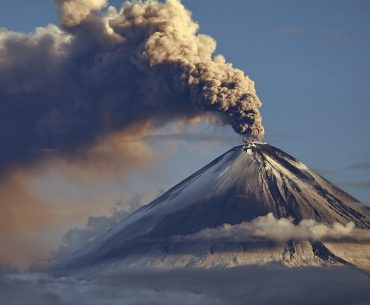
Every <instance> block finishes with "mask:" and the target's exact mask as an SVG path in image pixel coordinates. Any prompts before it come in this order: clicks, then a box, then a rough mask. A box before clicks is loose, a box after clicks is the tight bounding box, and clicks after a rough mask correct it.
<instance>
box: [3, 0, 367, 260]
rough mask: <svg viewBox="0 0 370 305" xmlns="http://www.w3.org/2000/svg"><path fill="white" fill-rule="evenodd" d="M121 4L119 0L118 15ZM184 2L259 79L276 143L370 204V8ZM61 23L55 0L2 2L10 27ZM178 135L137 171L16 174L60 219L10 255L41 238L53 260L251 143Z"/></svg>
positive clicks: (160, 141)
mask: <svg viewBox="0 0 370 305" xmlns="http://www.w3.org/2000/svg"><path fill="white" fill-rule="evenodd" d="M120 2H121V1H110V3H111V4H112V5H115V6H117V7H119V5H120ZM182 2H183V4H184V5H185V6H186V7H187V8H188V9H189V10H191V11H192V13H193V19H194V20H196V21H197V22H198V23H199V24H200V32H201V33H204V34H208V35H210V36H212V37H213V38H214V39H215V40H216V41H217V52H219V53H221V54H223V55H224V56H225V58H226V59H227V61H228V62H231V63H233V65H234V66H235V67H238V68H240V69H242V70H243V71H245V73H246V74H247V75H248V76H250V78H251V79H252V80H254V81H255V85H256V89H257V94H258V96H259V98H260V99H261V101H262V103H263V106H262V107H261V109H260V111H261V114H262V117H263V124H264V127H265V130H266V137H265V140H266V141H267V142H268V143H270V144H272V145H275V146H278V147H279V148H281V149H283V150H284V151H286V152H287V153H289V154H291V155H293V156H294V157H296V158H298V159H299V160H301V161H302V162H303V163H305V164H306V165H308V166H310V167H311V168H313V169H314V170H316V171H318V172H319V173H321V174H322V175H323V176H324V177H326V178H327V179H329V180H330V181H332V182H334V183H335V184H337V185H338V186H340V187H341V188H343V189H344V190H346V191H348V192H349V193H350V194H352V195H353V196H354V197H356V198H358V199H359V200H361V201H362V202H364V203H367V204H370V137H369V130H370V121H369V119H368V116H369V114H370V103H369V102H370V57H369V55H368V54H370V35H369V34H370V3H369V1H360V0H354V1H349V0H347V1H342V0H336V1H334V0H332V1H329V0H328V1H303V0H302V1H287V0H281V1H272V0H271V1H267V0H266V1H246V0H243V1H241V0H240V1H232V2H231V3H227V4H226V3H225V1H219V0H212V1H210V0H209V1H207V0H202V1H199V0H184V1H182ZM15 16H16V17H15ZM57 23H58V17H57V13H56V9H55V7H54V5H53V4H52V2H51V1H48V0H34V1H24V0H11V1H10V0H4V1H1V2H0V27H3V28H7V29H9V30H13V31H20V32H26V33H29V32H32V31H34V29H35V27H40V26H46V25H47V24H57ZM174 130H175V129H174V128H173V126H167V127H165V128H163V129H161V133H162V134H165V135H166V136H162V137H159V136H153V137H150V136H149V137H148V138H147V139H146V141H145V143H146V144H147V145H149V147H150V149H148V148H147V147H146V146H145V147H144V146H140V147H138V148H137V149H141V150H145V151H146V152H145V155H144V157H143V160H136V161H135V158H134V157H133V156H131V155H130V158H131V159H132V160H134V161H133V165H132V166H131V167H130V169H129V171H128V172H127V171H126V167H125V171H124V172H123V171H121V170H120V169H119V168H115V170H114V171H110V172H109V173H107V174H104V175H103V174H102V175H94V174H92V175H90V176H89V177H90V178H89V179H86V177H85V176H86V175H81V174H80V168H78V169H76V166H72V167H73V168H72V167H71V166H70V165H66V164H65V162H57V164H55V163H53V164H52V165H46V166H43V167H42V168H39V169H37V170H36V171H35V170H33V169H28V168H22V169H21V170H18V171H17V172H16V173H13V176H12V177H11V178H12V179H13V180H14V181H22V183H23V182H24V181H26V182H25V187H24V188H23V189H22V190H23V191H24V192H26V193H27V194H28V195H29V194H30V195H29V196H31V197H32V200H33V201H34V202H35V203H34V205H35V206H38V205H39V204H40V203H39V202H43V204H44V203H45V204H46V205H47V206H49V207H50V206H51V207H52V208H51V210H52V211H51V212H48V213H50V215H49V214H48V215H47V218H48V219H51V221H48V222H45V223H42V222H39V221H37V223H38V225H37V226H35V224H33V223H32V224H30V225H23V226H20V227H17V228H16V229H13V230H11V231H10V232H8V233H6V234H0V236H1V237H0V238H1V239H2V240H3V241H4V240H5V241H6V242H7V243H8V244H9V245H10V247H9V249H10V248H12V249H21V248H20V245H21V244H24V242H25V241H30V240H31V241H32V243H36V244H37V245H38V247H37V248H39V249H40V248H41V249H43V253H44V252H45V251H46V249H49V250H50V249H51V248H52V247H57V246H58V244H59V243H60V240H61V238H62V236H63V234H64V233H65V232H66V231H67V230H68V229H69V228H72V227H75V226H79V225H81V224H83V223H85V222H86V220H87V218H88V217H89V216H99V215H108V214H109V213H111V211H112V209H113V208H116V207H117V203H122V202H127V201H128V200H130V198H132V197H133V196H135V194H141V195H142V197H143V199H142V201H143V202H145V201H148V200H150V199H151V198H153V197H155V196H156V195H157V194H158V193H159V192H161V191H163V190H166V189H168V188H170V187H171V186H173V185H174V184H176V183H177V182H180V181H181V180H182V179H184V178H186V177H187V176H188V175H190V174H191V173H193V172H194V171H196V170H197V169H199V168H200V167H202V166H203V165H205V164H207V163H208V162H210V161H211V160H212V159H213V158H215V157H217V156H218V155H220V154H222V153H223V152H225V151H227V150H228V149H230V148H231V147H232V146H233V145H237V144H238V143H240V139H239V138H238V137H237V136H236V135H235V133H234V132H233V130H232V129H231V128H230V127H228V126H224V127H220V126H214V125H212V124H201V125H199V126H198V125H189V126H184V127H182V128H180V129H179V130H177V129H176V130H175V131H174ZM184 133H187V134H190V135H191V136H184V135H183V134H184ZM147 149H148V151H147ZM131 159H130V160H131ZM145 160H149V162H147V163H146V162H145ZM135 162H136V163H135ZM91 177H92V178H91ZM17 183H18V182H17ZM12 199H13V197H12V198H10V199H9V200H12ZM2 200H8V197H5V196H3V199H2ZM16 200H18V201H21V199H16ZM143 202H141V203H143ZM30 210H32V206H31V207H30ZM48 210H50V209H48ZM24 213H27V209H25V211H24ZM40 217H41V216H40ZM19 219H22V217H20V218H19ZM36 219H37V217H36ZM40 219H44V218H43V217H41V218H40ZM25 231H27V234H25ZM9 251H10V252H9V253H13V252H12V251H11V250H9ZM18 252H19V251H18ZM31 252H32V251H31ZM9 253H7V254H4V256H5V257H9V256H12V255H11V254H9ZM32 255H33V258H32V259H30V258H29V256H27V258H26V257H23V256H22V254H19V257H17V259H16V260H17V261H21V260H22V261H32V260H34V259H35V258H39V256H40V252H38V251H37V250H36V249H35V252H34V253H33V254H32ZM0 259H1V257H0ZM25 264H26V265H27V263H25Z"/></svg>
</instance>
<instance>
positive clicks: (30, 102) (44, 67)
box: [0, 0, 264, 168]
mask: <svg viewBox="0 0 370 305" xmlns="http://www.w3.org/2000/svg"><path fill="white" fill-rule="evenodd" d="M55 2H56V5H57V8H58V11H59V14H60V27H56V26H53V25H50V26H47V27H44V28H38V29H36V30H35V32H33V33H31V34H21V33H16V32H11V31H8V30H1V31H0V110H1V111H0V137H1V139H2V143H3V144H4V145H1V146H0V168H6V167H8V168H9V167H12V166H17V165H20V164H22V163H24V162H30V161H34V160H38V159H40V158H41V159H42V158H43V156H44V152H45V151H54V152H55V153H56V154H59V155H61V156H66V155H67V156H68V155H71V154H73V155H78V154H80V153H84V152H86V151H87V150H89V149H90V148H91V147H93V146H94V145H95V143H96V142H97V141H100V139H101V138H102V137H105V136H107V135H110V134H114V133H117V132H120V133H121V134H125V133H131V132H135V133H137V134H138V135H140V134H141V133H146V134H148V133H149V134H150V131H151V130H153V129H154V128H157V127H160V126H163V125H164V124H166V123H168V122H171V121H188V120H192V119H194V118H204V119H205V118H207V119H209V117H213V119H215V118H216V119H217V120H219V121H222V122H223V123H227V124H231V125H232V127H233V128H234V130H235V131H236V132H237V133H239V134H241V135H243V136H245V137H247V138H251V139H260V138H262V137H263V133H264V132H263V127H262V124H261V116H260V114H259V107H260V106H261V103H260V100H259V99H258V97H257V95H256V92H255V88H254V82H253V81H251V80H250V79H249V78H248V77H247V76H246V75H245V74H244V73H243V72H242V71H241V70H238V69H236V68H234V67H232V65H231V64H229V63H227V62H226V61H225V59H224V57H223V56H221V55H214V52H215V49H216V43H215V41H214V40H213V39H212V38H211V37H209V36H206V35H201V34H198V25H197V24H196V23H195V22H194V21H193V20H192V18H191V13H190V12H189V11H187V10H186V9H185V8H184V7H183V5H182V4H181V3H180V2H179V1H176V0H168V1H165V2H164V3H163V2H159V1H144V2H143V1H131V2H125V3H124V4H123V7H122V9H121V10H120V11H119V12H117V11H116V10H115V9H114V8H112V7H109V8H105V7H106V6H107V3H106V1H105V0H56V1H55ZM101 9H103V10H102V11H101ZM148 131H149V132H148Z"/></svg>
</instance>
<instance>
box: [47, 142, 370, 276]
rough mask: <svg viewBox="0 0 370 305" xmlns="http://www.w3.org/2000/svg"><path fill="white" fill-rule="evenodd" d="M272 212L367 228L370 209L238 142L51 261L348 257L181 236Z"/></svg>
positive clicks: (275, 152) (299, 167)
mask: <svg viewBox="0 0 370 305" xmlns="http://www.w3.org/2000/svg"><path fill="white" fill-rule="evenodd" d="M268 213H273V215H274V216H275V217H276V218H287V217H291V218H294V221H295V222H296V223H299V222H300V221H301V220H302V219H314V220H316V221H318V222H320V223H324V224H333V223H334V222H338V223H341V224H344V225H345V224H347V223H348V222H353V223H354V224H355V225H356V226H357V227H359V228H370V209H369V208H368V207H366V206H364V205H362V204H361V203H359V202H358V201H357V200H356V199H355V198H353V197H351V196H350V195H348V194H347V193H345V192H344V191H342V190H340V189H339V188H337V187H335V186H334V185H332V184H331V183H330V182H328V181H327V180H325V179H324V178H322V177H321V176H319V175H318V174H316V173H315V172H313V171H311V170H310V169H309V168H307V167H306V166H305V165H304V164H302V163H301V162H299V161H298V160H296V159H295V158H293V157H291V156H289V155H288V154H286V153H284V152H283V151H281V150H279V149H277V148H274V147H272V146H270V145H268V144H261V143H253V144H248V145H243V146H238V147H235V148H233V149H231V150H230V151H228V152H227V153H225V154H224V155H222V156H220V157H219V158H217V159H215V160H214V161H213V162H211V163H210V164H208V165H207V166H205V167H204V168H202V169H201V170H199V171H198V172H196V173H195V174H193V175H192V176H190V177H189V178H187V179H185V180H184V181H182V182H181V183H179V184H178V185H176V186H175V187H173V188H172V189H170V190H169V191H168V192H166V193H165V194H163V195H162V196H160V197H159V198H157V199H156V200H154V201H153V202H152V203H150V204H148V205H146V206H144V207H142V208H140V209H139V210H137V211H136V212H134V213H133V214H131V215H130V216H128V217H127V218H126V219H124V220H122V222H120V223H119V224H117V225H115V226H113V227H112V228H110V229H109V230H108V231H107V232H106V233H105V234H103V235H102V236H100V237H99V238H97V239H96V240H95V241H93V242H92V243H90V244H89V245H87V246H86V247H84V248H83V249H81V250H80V251H78V252H76V253H75V254H74V255H72V257H70V258H69V259H68V260H66V261H65V262H63V263H61V264H59V265H58V266H56V267H55V268H54V270H56V271H57V272H59V273H69V272H74V271H75V270H79V269H84V270H89V269H91V268H98V269H99V268H105V267H107V266H109V265H111V264H117V263H118V264H126V265H149V266H156V267H158V266H160V267H171V266H186V265H191V266H202V267H211V266H234V265H240V264H250V263H266V262H274V261H280V262H284V263H285V264H286V265H321V264H324V263H325V264H327V263H330V264H332V263H335V264H343V263H346V261H344V260H343V259H341V258H339V257H337V256H336V255H335V254H333V253H332V252H331V251H330V250H328V249H327V248H326V247H325V245H324V244H323V243H320V242H294V241H290V242H288V243H286V242H285V243H284V242H280V243H278V242H272V241H268V240H259V241H254V242H249V243H244V244H243V243H235V242H232V241H224V242H223V243H214V242H212V241H209V242H195V241H193V242H192V241H182V242H179V241H178V240H176V239H174V236H179V235H180V236H181V235H190V234H194V233H196V232H198V231H200V230H202V229H206V228H215V227H219V226H221V225H223V224H225V223H228V224H239V223H241V222H244V221H246V222H248V221H251V220H253V219H255V218H256V217H258V216H264V215H266V214H268Z"/></svg>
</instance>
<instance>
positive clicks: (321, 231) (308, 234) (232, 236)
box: [177, 213, 370, 241]
mask: <svg viewBox="0 0 370 305" xmlns="http://www.w3.org/2000/svg"><path fill="white" fill-rule="evenodd" d="M256 237H257V238H266V239H271V240H275V241H287V240H291V239H293V240H328V239H329V240H330V239H345V238H350V239H355V240H370V231H369V230H362V229H357V228H355V225H354V223H352V222H349V223H348V224H347V225H342V224H340V223H334V224H333V225H327V224H323V223H318V222H317V221H315V220H313V219H304V220H302V221H301V222H300V223H299V224H294V222H293V219H290V218H280V219H276V218H275V217H274V215H273V214H272V213H269V214H267V215H266V216H262V217H257V218H256V219H254V220H253V221H251V222H243V223H241V224H237V225H230V224H224V225H223V226H221V227H218V228H214V229H204V230H202V231H200V232H198V233H195V234H192V235H188V236H181V237H177V238H180V239H186V240H217V239H228V240H236V241H245V240H248V239H251V238H256Z"/></svg>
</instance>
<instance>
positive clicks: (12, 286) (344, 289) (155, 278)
mask: <svg viewBox="0 0 370 305" xmlns="http://www.w3.org/2000/svg"><path fill="white" fill-rule="evenodd" d="M369 284H370V280H369V278H368V276H366V275H364V274H361V273H359V272H357V271H355V270H352V269H346V268H341V269H326V268H321V269H318V268H301V269H286V268H280V267H273V266H268V267H267V266H266V267H256V266H253V267H247V268H233V269H226V270H177V271H147V270H146V271H126V272H121V273H115V274H114V273H112V274H103V275H100V276H99V277H97V278H94V279H90V280H77V279H69V278H53V277H50V276H49V275H46V274H32V273H15V272H13V273H6V272H1V271H0V303H1V304H7V305H23V304H27V305H40V304H53V305H64V304H68V305H70V304H72V305H73V304H76V305H77V304H78V305H85V304H86V305H95V304H96V305H97V304H99V305H104V304H107V305H108V304H109V305H115V304H119V305H136V304H150V305H157V304H168V305H172V304H178V305H182V304H184V305H185V304H186V305H198V304H199V305H218V304H220V305H221V304H228V305H234V304H235V305H236V304H246V303H248V304H253V305H264V304H269V305H270V304H274V305H280V304H281V305H286V304H299V305H312V304H316V305H320V304H336V305H348V304H351V305H362V304H368V301H369V299H370V290H369Z"/></svg>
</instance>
